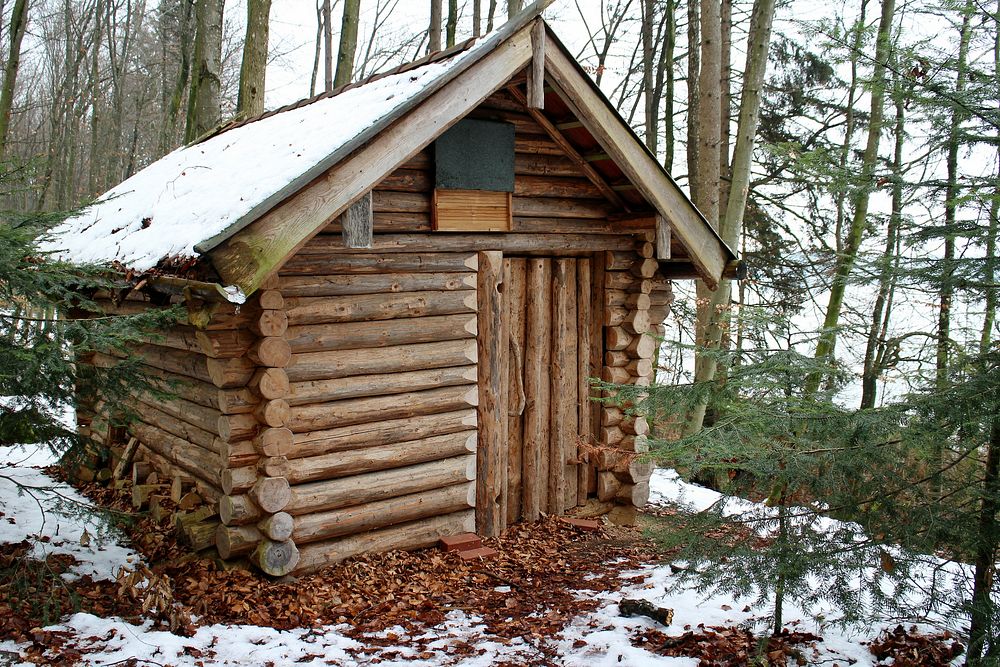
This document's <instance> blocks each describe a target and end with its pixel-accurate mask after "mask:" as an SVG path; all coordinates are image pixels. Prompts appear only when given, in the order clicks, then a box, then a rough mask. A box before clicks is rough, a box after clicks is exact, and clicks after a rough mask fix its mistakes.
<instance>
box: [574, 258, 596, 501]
mask: <svg viewBox="0 0 1000 667" xmlns="http://www.w3.org/2000/svg"><path fill="white" fill-rule="evenodd" d="M591 267H592V264H591V261H590V259H589V258H587V259H579V260H577V262H576V308H577V313H576V314H577V320H576V327H577V329H576V343H577V348H576V383H577V384H576V391H575V398H576V411H577V419H576V434H575V435H576V438H575V440H576V442H577V443H580V442H583V443H589V442H590V436H591V431H590V426H591V419H590V410H591V406H590V377H591V370H590V352H591V340H590V335H591V332H592V326H591V320H592V318H593V316H594V315H593V312H592V307H593V298H594V295H593V285H592V283H593V274H592V272H591ZM580 454H581V453H580V448H579V445H577V446H576V451H575V452H574V458H575V459H577V460H580V458H581V457H580ZM576 476H577V477H576V480H577V481H576V504H577V505H584V504H585V503H586V502H587V488H588V487H587V485H588V479H589V474H588V470H587V465H586V464H585V463H578V464H577V465H576Z"/></svg>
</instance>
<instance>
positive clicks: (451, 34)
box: [446, 0, 458, 48]
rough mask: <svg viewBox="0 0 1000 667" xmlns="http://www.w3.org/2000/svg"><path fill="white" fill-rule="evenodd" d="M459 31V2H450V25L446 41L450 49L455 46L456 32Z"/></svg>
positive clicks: (453, 0)
mask: <svg viewBox="0 0 1000 667" xmlns="http://www.w3.org/2000/svg"><path fill="white" fill-rule="evenodd" d="M457 29H458V0H448V24H447V31H446V39H447V43H448V48H451V47H453V46H455V31H456V30H457Z"/></svg>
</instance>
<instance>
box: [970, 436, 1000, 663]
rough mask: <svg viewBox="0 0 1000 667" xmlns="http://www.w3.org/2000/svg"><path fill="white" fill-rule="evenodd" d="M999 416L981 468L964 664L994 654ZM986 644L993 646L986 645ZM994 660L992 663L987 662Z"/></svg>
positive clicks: (999, 530) (999, 496)
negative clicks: (976, 542) (981, 496)
mask: <svg viewBox="0 0 1000 667" xmlns="http://www.w3.org/2000/svg"><path fill="white" fill-rule="evenodd" d="M998 499H1000V419H998V418H994V419H993V424H992V427H991V428H990V440H989V444H988V445H987V446H986V467H985V470H984V471H983V499H982V501H981V505H980V511H979V526H978V535H977V537H978V538H979V540H978V544H977V547H976V563H975V571H974V573H973V576H972V602H971V609H970V614H969V615H970V624H969V648H968V652H967V653H966V661H965V664H966V665H969V666H970V667H971V666H973V665H979V664H981V663H980V659H981V658H982V657H983V653H984V652H985V651H988V653H989V654H993V655H995V654H996V653H997V652H998V649H997V646H996V642H997V641H998V639H997V638H996V637H993V636H991V635H992V632H991V628H992V626H993V623H994V615H995V612H996V605H995V604H994V602H993V598H992V593H993V578H994V574H995V572H996V558H997V550H998V547H1000V544H998V540H997V536H998V534H1000V525H998V524H997V512H998V511H1000V502H998ZM988 644H992V646H989V647H988ZM990 664H994V663H992V662H991V663H990Z"/></svg>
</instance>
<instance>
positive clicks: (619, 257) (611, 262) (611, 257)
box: [604, 250, 639, 271]
mask: <svg viewBox="0 0 1000 667" xmlns="http://www.w3.org/2000/svg"><path fill="white" fill-rule="evenodd" d="M638 259H639V256H638V255H637V254H636V252H635V250H622V251H613V252H606V253H604V269H605V270H606V271H628V270H629V269H630V268H632V265H633V264H634V263H635V262H636V260H638Z"/></svg>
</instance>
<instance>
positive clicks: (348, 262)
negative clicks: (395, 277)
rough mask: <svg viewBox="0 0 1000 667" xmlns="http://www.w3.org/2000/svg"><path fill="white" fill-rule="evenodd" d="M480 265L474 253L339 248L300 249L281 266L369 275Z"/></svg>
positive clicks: (293, 271)
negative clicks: (371, 251) (348, 251)
mask: <svg viewBox="0 0 1000 667" xmlns="http://www.w3.org/2000/svg"><path fill="white" fill-rule="evenodd" d="M478 267H479V265H478V263H477V256H476V254H475V253H473V254H469V253H468V251H466V252H434V251H430V252H416V251H412V252H402V253H399V254H390V255H382V254H379V255H373V254H357V255H349V254H344V253H343V250H342V249H336V248H330V249H328V250H324V251H322V252H312V253H309V254H304V253H299V254H297V255H295V256H293V257H292V258H291V259H290V260H288V263H287V264H285V266H283V267H282V268H281V275H282V279H284V276H304V275H305V276H308V275H313V276H321V275H330V274H337V275H344V274H346V275H371V274H393V273H444V272H453V273H468V272H469V271H470V270H472V271H475V270H477V268H478Z"/></svg>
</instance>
